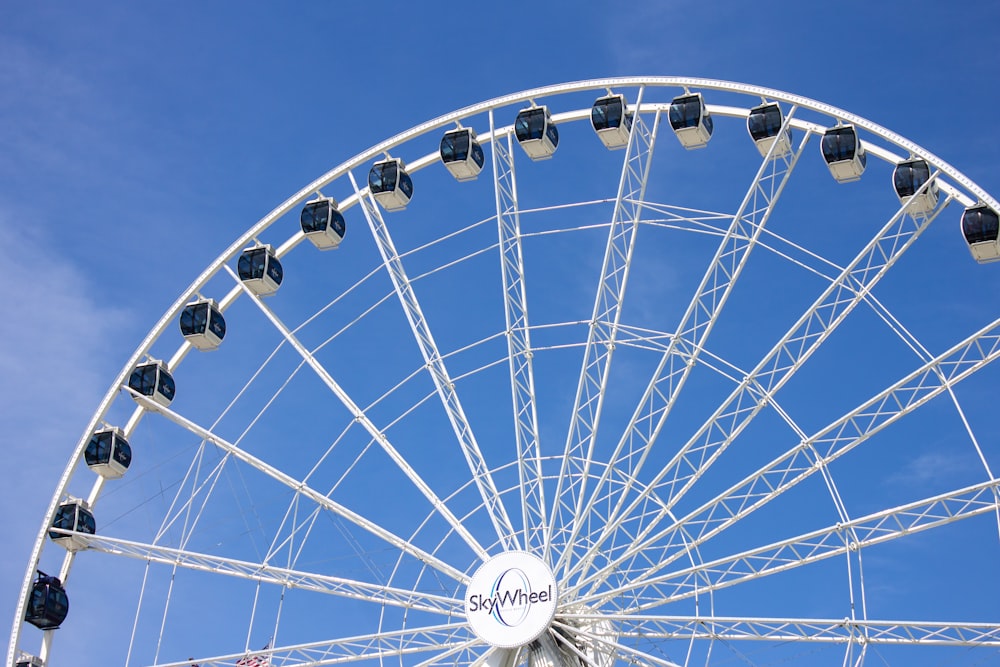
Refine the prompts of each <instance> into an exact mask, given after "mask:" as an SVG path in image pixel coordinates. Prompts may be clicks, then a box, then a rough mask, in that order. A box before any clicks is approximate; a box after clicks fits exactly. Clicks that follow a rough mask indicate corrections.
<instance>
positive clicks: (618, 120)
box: [590, 95, 632, 150]
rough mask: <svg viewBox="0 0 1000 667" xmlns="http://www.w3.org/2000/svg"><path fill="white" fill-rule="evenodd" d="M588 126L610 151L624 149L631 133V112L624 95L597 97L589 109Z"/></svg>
mask: <svg viewBox="0 0 1000 667" xmlns="http://www.w3.org/2000/svg"><path fill="white" fill-rule="evenodd" d="M590 124H591V125H593V126H594V131H595V132H597V137H598V138H599V139H600V140H601V141H602V142H603V143H604V145H605V146H606V147H607V148H610V149H612V150H614V149H617V148H625V146H627V145H628V138H629V135H630V133H631V131H632V112H631V111H629V110H628V102H626V101H625V96H624V95H608V96H606V97H599V98H597V101H596V102H594V106H593V107H591V109H590Z"/></svg>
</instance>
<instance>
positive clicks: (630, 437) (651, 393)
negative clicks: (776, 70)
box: [567, 108, 810, 576]
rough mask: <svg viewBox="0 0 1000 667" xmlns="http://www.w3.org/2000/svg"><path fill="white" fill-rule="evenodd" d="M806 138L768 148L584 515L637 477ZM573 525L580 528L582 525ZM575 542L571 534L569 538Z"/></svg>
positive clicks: (584, 568) (612, 515) (585, 566)
mask: <svg viewBox="0 0 1000 667" xmlns="http://www.w3.org/2000/svg"><path fill="white" fill-rule="evenodd" d="M794 113H795V109H794V108H792V109H791V110H790V111H789V113H788V115H787V116H786V117H785V119H784V122H783V125H782V127H781V130H780V132H779V134H780V133H782V132H786V131H787V129H788V127H789V125H790V123H791V120H792V117H793V116H794ZM809 138H810V134H809V133H806V135H805V136H804V137H803V138H802V140H801V142H800V143H799V146H798V149H797V150H795V151H794V152H793V151H786V152H784V153H781V152H779V151H778V150H777V149H778V147H779V143H778V142H773V143H772V144H771V148H770V150H769V151H768V152H767V154H766V155H765V157H764V160H763V162H762V163H761V166H760V168H759V169H758V170H757V173H756V175H755V176H754V179H753V181H752V182H751V184H750V187H749V188H748V189H747V193H746V195H745V196H744V198H743V201H742V202H741V204H740V206H739V208H738V209H737V211H736V213H735V215H734V216H733V219H732V223H731V224H730V226H729V229H728V230H726V234H725V236H724V237H723V239H722V242H721V243H720V244H719V247H718V249H717V250H716V253H715V256H714V257H713V258H712V261H711V263H710V264H709V267H708V270H707V271H706V272H705V275H704V277H703V278H702V281H701V284H700V285H699V286H698V289H697V290H695V295H694V297H693V298H692V299H691V302H690V303H689V304H688V307H687V310H686V311H685V313H684V315H683V317H682V318H681V321H680V324H679V325H678V327H677V333H676V334H675V335H674V336H672V337H671V339H670V343H669V345H668V347H667V350H666V351H665V352H664V354H663V356H662V358H661V359H660V362H659V365H658V366H657V367H656V370H655V371H654V373H653V377H652V379H651V380H650V382H649V384H648V385H647V387H646V391H645V393H644V394H643V397H642V399H641V400H640V402H639V405H638V406H637V408H636V410H635V413H634V414H633V416H632V419H631V421H630V423H629V424H628V426H626V428H625V431H624V433H623V435H622V438H621V440H619V442H618V445H617V447H616V448H615V451H614V453H613V454H612V456H611V461H610V465H609V466H608V468H606V469H605V472H604V473H603V475H602V476H601V478H600V479H599V480H598V482H597V484H596V485H595V488H594V492H593V494H592V495H591V498H590V500H589V502H588V505H587V508H586V509H585V510H584V512H583V514H584V515H587V514H588V513H589V512H590V511H591V510H592V508H593V505H594V503H595V502H596V501H597V499H598V494H599V492H600V490H601V488H602V487H603V485H604V484H605V483H606V482H607V478H608V475H609V474H610V471H611V470H613V469H615V470H622V471H624V473H625V474H626V476H627V477H629V478H636V477H637V476H638V474H639V471H640V470H641V468H642V465H643V463H644V462H645V460H646V457H647V456H648V454H649V450H650V448H651V447H652V446H653V443H654V442H655V441H656V439H657V437H658V435H659V433H660V431H661V429H662V428H663V425H664V423H665V422H666V420H667V417H668V416H669V415H670V411H671V409H672V408H673V406H674V403H675V401H676V400H677V397H678V396H679V395H680V392H681V390H682V389H683V387H684V383H685V381H686V380H687V378H688V376H689V374H690V372H691V369H692V368H694V365H695V362H696V361H697V360H698V357H699V354H700V352H701V350H702V349H704V347H705V342H706V340H707V339H708V336H709V334H710V333H711V331H712V327H713V325H714V324H715V321H716V319H717V318H718V316H719V313H720V312H721V311H722V308H723V306H724V305H725V303H726V301H727V300H728V298H729V295H730V293H731V292H732V289H733V287H734V285H735V284H736V281H737V280H738V279H739V276H740V274H741V273H742V271H743V268H744V266H746V261H747V258H748V256H749V254H750V251H751V250H752V249H753V247H754V245H755V244H756V243H757V239H758V237H759V236H760V234H761V231H762V230H763V228H764V225H765V224H766V223H767V220H768V218H769V217H770V215H771V212H772V211H773V210H774V206H775V204H776V203H777V201H778V199H779V198H780V197H781V193H782V191H783V190H784V188H785V185H786V184H787V183H788V179H789V177H790V176H791V174H792V171H793V170H794V169H795V165H796V164H797V163H798V159H799V156H800V155H801V154H802V151H803V150H805V147H806V145H807V144H808V142H809ZM630 490H631V489H625V490H624V491H623V492H622V493H621V494H620V495H619V498H618V500H617V503H616V504H615V507H614V508H613V509H612V510H611V511H610V512H609V513H608V516H607V518H606V520H605V526H604V530H602V532H601V534H600V535H599V536H598V537H597V538H596V539H593V540H591V547H590V549H589V550H588V551H587V553H586V554H585V555H584V556H583V557H582V558H581V559H580V560H579V562H578V563H577V564H576V565H574V566H573V567H571V568H570V570H569V572H568V573H567V575H572V574H573V573H575V572H579V574H580V576H586V574H587V572H588V570H589V568H590V565H591V563H592V562H593V559H594V557H595V555H596V554H597V553H598V552H599V551H600V550H601V548H602V546H603V545H604V543H605V541H606V540H607V539H608V537H609V536H610V535H611V534H612V533H611V531H609V530H607V529H608V528H609V527H610V526H612V525H614V523H615V520H616V519H617V517H618V516H619V513H620V512H621V510H622V508H623V505H624V503H625V502H626V500H627V499H628V497H629V495H630V494H629V491H630ZM578 523H579V524H580V525H582V524H583V522H582V521H581V522H578ZM575 538H576V534H574V535H573V538H572V539H575Z"/></svg>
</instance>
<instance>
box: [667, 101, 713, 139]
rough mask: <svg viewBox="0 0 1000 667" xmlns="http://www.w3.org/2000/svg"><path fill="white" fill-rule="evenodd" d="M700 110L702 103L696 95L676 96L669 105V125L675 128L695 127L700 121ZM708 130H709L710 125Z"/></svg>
mask: <svg viewBox="0 0 1000 667" xmlns="http://www.w3.org/2000/svg"><path fill="white" fill-rule="evenodd" d="M701 111H702V103H701V100H700V99H699V98H698V96H697V95H691V96H689V97H678V98H677V99H675V100H674V101H673V103H671V105H670V127H672V128H674V129H675V130H680V129H683V128H685V127H697V126H698V123H699V122H700V121H701ZM707 120H708V119H706V121H707ZM706 125H707V123H706ZM709 131H711V127H710V126H709Z"/></svg>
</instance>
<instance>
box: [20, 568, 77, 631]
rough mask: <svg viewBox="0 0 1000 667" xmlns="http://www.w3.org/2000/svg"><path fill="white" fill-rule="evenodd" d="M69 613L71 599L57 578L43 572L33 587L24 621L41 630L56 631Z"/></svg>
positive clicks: (39, 572) (40, 572) (39, 574)
mask: <svg viewBox="0 0 1000 667" xmlns="http://www.w3.org/2000/svg"><path fill="white" fill-rule="evenodd" d="M68 613H69V597H68V596H67V595H66V589H64V588H63V585H62V582H61V581H59V579H58V578H57V577H50V576H49V575H47V574H45V573H44V572H42V571H41V570H39V571H38V577H37V578H36V579H35V583H34V584H33V585H32V586H31V593H30V595H29V596H28V605H27V609H25V612H24V620H25V621H27V622H28V623H31V624H32V625H33V626H35V627H36V628H39V629H40V630H55V629H56V628H58V627H59V626H60V625H62V622H63V621H65V620H66V614H68Z"/></svg>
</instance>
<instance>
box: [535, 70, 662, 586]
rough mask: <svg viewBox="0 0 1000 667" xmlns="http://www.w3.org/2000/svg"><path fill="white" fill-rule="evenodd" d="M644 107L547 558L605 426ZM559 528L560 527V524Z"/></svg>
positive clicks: (646, 136)
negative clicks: (603, 419)
mask: <svg viewBox="0 0 1000 667" xmlns="http://www.w3.org/2000/svg"><path fill="white" fill-rule="evenodd" d="M641 104H642V90H641V89H640V93H639V97H638V100H637V101H636V107H635V108H636V111H635V114H634V120H633V122H632V131H631V134H630V137H629V142H628V146H627V148H626V152H625V159H624V164H623V165H622V173H621V180H620V181H619V185H618V196H617V199H616V200H615V205H614V211H613V213H612V218H611V227H610V230H609V233H608V242H607V247H606V249H605V254H604V263H603V266H602V268H601V277H600V281H599V282H598V285H597V297H596V300H595V302H594V312H593V315H592V317H591V320H590V327H589V330H588V334H587V345H586V349H585V351H584V358H583V366H582V367H581V369H580V379H579V382H578V385H577V389H576V398H575V400H574V402H573V405H574V408H573V414H572V417H571V420H570V427H569V433H568V436H567V439H566V447H565V450H564V454H563V459H562V465H561V466H560V471H559V478H558V480H557V482H556V489H555V498H556V504H555V506H554V508H553V512H552V514H553V516H552V517H551V518H550V526H549V533H548V536H547V539H546V551H545V553H546V555H548V554H549V551H550V549H551V547H552V538H553V536H554V535H555V534H556V532H557V531H559V530H561V529H563V528H564V527H569V526H573V525H574V524H575V522H576V521H577V520H578V519H580V510H581V509H582V503H583V500H584V493H585V489H586V480H587V478H588V476H589V472H590V471H589V464H590V460H591V457H592V456H593V449H594V443H595V438H596V436H597V430H598V426H599V424H600V417H601V409H602V406H603V402H604V393H605V389H606V387H607V382H608V375H609V370H610V365H611V356H612V354H613V352H614V347H615V337H616V335H617V331H616V328H617V325H618V320H619V317H620V316H621V304H622V299H623V298H624V296H625V287H626V285H627V283H628V275H629V268H630V265H631V261H632V251H633V249H634V247H635V236H636V231H637V229H638V226H639V218H640V215H641V213H642V205H643V199H644V196H645V192H646V183H647V181H648V178H649V168H650V165H651V163H652V158H653V149H654V146H655V143H656V133H657V130H658V128H659V122H660V114H659V113H657V114H656V115H655V116H654V120H653V127H652V130H650V129H648V128H647V127H646V124H645V122H643V120H642V116H641V114H640V113H639V111H640V110H641ZM557 524H558V525H557ZM564 544H565V548H564V550H563V551H562V553H561V554H560V555H559V559H558V563H557V565H556V568H557V569H558V568H559V567H560V565H561V566H563V567H565V566H567V565H568V564H569V563H570V562H571V561H572V559H571V558H569V557H568V556H569V553H570V550H572V549H573V547H574V545H573V543H572V542H571V541H566V542H564Z"/></svg>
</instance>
